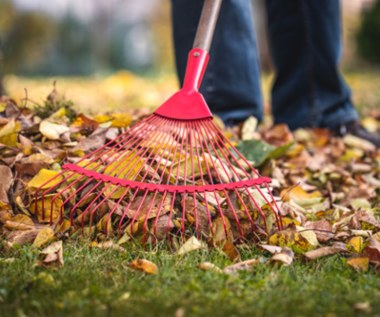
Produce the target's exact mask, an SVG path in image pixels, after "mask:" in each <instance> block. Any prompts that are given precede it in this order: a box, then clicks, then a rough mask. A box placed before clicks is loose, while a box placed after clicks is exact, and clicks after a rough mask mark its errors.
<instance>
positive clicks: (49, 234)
mask: <svg viewBox="0 0 380 317" xmlns="http://www.w3.org/2000/svg"><path fill="white" fill-rule="evenodd" d="M53 237H54V231H53V229H51V228H43V229H42V230H40V232H38V234H37V237H36V238H35V239H34V242H33V244H32V245H33V246H34V247H36V248H39V247H41V246H43V245H44V244H46V243H48V242H49V241H50V240H52V239H53Z"/></svg>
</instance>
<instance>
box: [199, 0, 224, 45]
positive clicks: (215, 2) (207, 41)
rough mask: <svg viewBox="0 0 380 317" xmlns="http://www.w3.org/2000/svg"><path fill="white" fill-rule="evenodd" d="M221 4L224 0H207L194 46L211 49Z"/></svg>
mask: <svg viewBox="0 0 380 317" xmlns="http://www.w3.org/2000/svg"><path fill="white" fill-rule="evenodd" d="M191 1H193V0H191ZM221 4H222V0H205V2H204V4H203V9H202V13H201V17H200V20H199V24H198V29H197V34H196V35H195V39H194V44H193V48H201V49H203V50H205V51H207V52H208V51H209V49H210V45H211V40H212V37H213V35H214V30H215V26H216V21H217V20H218V16H219V10H220V6H221Z"/></svg>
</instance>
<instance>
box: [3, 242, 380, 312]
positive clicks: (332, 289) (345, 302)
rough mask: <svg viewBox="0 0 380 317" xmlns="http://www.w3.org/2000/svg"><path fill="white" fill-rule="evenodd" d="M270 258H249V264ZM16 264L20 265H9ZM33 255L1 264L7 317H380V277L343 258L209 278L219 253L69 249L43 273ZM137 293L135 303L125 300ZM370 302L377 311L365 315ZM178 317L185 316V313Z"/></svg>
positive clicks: (28, 250)
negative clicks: (138, 262)
mask: <svg viewBox="0 0 380 317" xmlns="http://www.w3.org/2000/svg"><path fill="white" fill-rule="evenodd" d="M258 256H262V254H257V252H255V251H251V250H249V251H244V252H243V258H244V259H249V258H253V257H258ZM9 257H13V258H14V259H15V260H14V262H12V263H4V261H3V259H4V258H9ZM37 257H38V251H37V250H35V249H33V248H32V247H23V248H21V249H18V250H15V251H11V252H7V253H3V254H2V255H1V256H0V272H1V278H0V316H20V317H22V316H28V317H31V316H91V317H96V316H176V311H177V310H178V309H179V308H182V309H183V310H184V316H346V317H348V316H368V315H376V314H377V315H379V314H380V301H379V298H380V276H379V274H378V273H376V272H373V271H372V272H367V273H358V272H355V271H354V270H352V269H350V268H348V267H347V266H346V265H345V259H344V258H342V257H339V256H334V257H330V258H328V259H323V260H321V261H314V262H309V263H306V262H304V261H302V259H297V260H296V262H295V263H294V264H293V265H292V266H289V267H283V266H268V265H264V264H259V265H258V266H257V267H256V268H255V271H254V272H241V273H240V274H238V275H237V276H227V275H222V274H218V273H212V272H204V271H201V270H199V269H198V268H197V265H198V264H199V263H201V262H204V261H209V262H212V263H214V264H216V265H218V266H220V267H224V266H225V265H227V264H229V263H230V262H229V260H228V259H227V258H225V257H224V256H223V255H221V254H220V253H218V251H216V250H214V251H194V252H192V253H189V254H186V255H184V256H176V255H173V254H171V253H170V252H168V251H159V252H156V251H151V252H147V251H143V250H141V249H138V248H137V247H129V249H128V250H127V252H119V251H116V250H100V249H94V248H92V249H90V248H88V247H86V246H83V245H80V244H74V245H70V244H68V243H66V244H64V259H65V265H64V267H63V268H59V269H56V270H54V269H51V268H49V269H47V268H42V267H38V266H36V265H35V263H36V260H37ZM137 257H141V258H146V259H149V260H151V261H153V262H154V263H156V264H157V265H158V266H159V268H160V274H159V275H156V276H152V275H146V274H144V273H142V272H139V271H133V270H131V269H129V268H128V266H127V265H128V263H129V262H130V261H131V260H133V259H135V258H137ZM127 292H128V293H129V294H130V296H129V298H128V299H125V298H124V299H123V296H122V295H123V294H125V293H127ZM360 302H369V304H370V307H371V311H370V312H368V311H365V310H357V309H355V308H354V306H355V304H356V303H360ZM177 316H180V314H179V313H178V312H177Z"/></svg>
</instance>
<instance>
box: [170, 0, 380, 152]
mask: <svg viewBox="0 0 380 317" xmlns="http://www.w3.org/2000/svg"><path fill="white" fill-rule="evenodd" d="M203 2H204V1H203V0H172V25H173V39H174V48H175V60H176V67H177V73H178V77H179V79H180V81H181V83H182V80H183V77H184V74H185V69H186V62H187V54H188V52H189V50H190V49H191V47H192V44H193V40H194V37H195V33H196V29H197V24H198V20H199V17H200V13H201V10H202V5H203ZM265 3H266V11H267V21H268V33H269V44H270V50H271V57H272V62H273V64H274V68H275V80H274V84H273V87H272V98H271V104H272V113H273V117H274V123H286V124H287V125H288V126H289V127H290V129H292V130H295V129H297V128H300V127H312V128H313V127H321V128H327V129H329V130H331V131H332V132H333V133H334V134H336V135H340V136H342V135H345V134H346V133H351V134H353V135H356V136H358V137H361V138H363V139H366V140H368V141H370V142H372V143H373V144H375V145H376V146H377V147H380V136H379V135H377V134H375V133H369V132H368V131H367V130H365V129H364V128H363V127H362V126H361V125H360V123H359V117H358V113H357V111H356V109H355V107H354V106H353V103H352V100H351V90H350V88H349V87H348V85H347V83H346V82H345V81H344V79H343V78H342V75H341V73H340V71H339V60H340V56H341V53H342V38H341V37H342V34H341V9H340V1H339V0H287V1H284V0H266V2H265ZM210 56H211V58H210V61H209V65H208V67H207V70H206V73H205V76H204V79H203V84H202V86H201V89H200V91H201V93H202V94H203V95H204V97H205V99H206V101H207V103H208V105H209V106H210V108H211V110H212V111H213V112H214V113H215V114H217V115H218V116H220V117H221V118H222V120H223V121H224V122H225V123H226V124H227V125H234V124H238V123H240V122H242V121H244V120H245V119H246V118H248V117H249V116H255V117H256V118H258V119H259V120H261V119H262V117H263V108H262V102H263V101H262V94H261V87H260V68H259V60H258V53H257V49H256V39H255V33H254V26H253V21H252V8H251V1H250V0H225V1H223V3H222V6H221V10H220V15H219V19H218V23H217V26H216V29H215V34H214V38H213V42H212V45H211V49H210Z"/></svg>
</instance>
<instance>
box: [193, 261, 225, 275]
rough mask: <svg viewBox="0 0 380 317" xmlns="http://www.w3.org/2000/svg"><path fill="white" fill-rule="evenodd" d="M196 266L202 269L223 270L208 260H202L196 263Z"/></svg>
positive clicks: (215, 271)
mask: <svg viewBox="0 0 380 317" xmlns="http://www.w3.org/2000/svg"><path fill="white" fill-rule="evenodd" d="M198 268H199V269H201V270H202V271H207V272H214V273H223V271H222V270H221V269H220V268H219V267H217V266H216V265H215V264H213V263H210V262H202V263H200V264H199V265H198Z"/></svg>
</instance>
